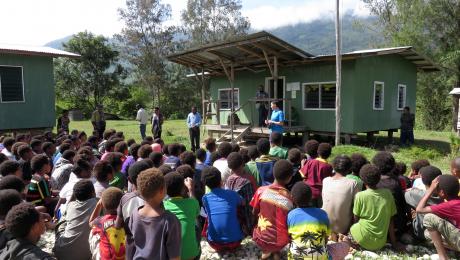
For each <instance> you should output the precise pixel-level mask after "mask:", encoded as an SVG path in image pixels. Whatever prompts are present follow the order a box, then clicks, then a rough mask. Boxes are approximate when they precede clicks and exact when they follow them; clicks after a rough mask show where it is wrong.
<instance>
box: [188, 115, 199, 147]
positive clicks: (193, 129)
mask: <svg viewBox="0 0 460 260" xmlns="http://www.w3.org/2000/svg"><path fill="white" fill-rule="evenodd" d="M200 125H201V115H200V113H198V112H197V111H196V107H192V112H190V114H188V116H187V126H188V131H189V134H190V142H191V144H192V151H193V152H195V151H196V150H197V149H199V148H200Z"/></svg>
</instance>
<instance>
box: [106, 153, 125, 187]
mask: <svg viewBox="0 0 460 260" xmlns="http://www.w3.org/2000/svg"><path fill="white" fill-rule="evenodd" d="M123 156H124V155H123V154H122V153H115V152H114V153H109V154H108V155H107V157H106V159H105V160H106V161H107V162H108V163H110V165H111V166H112V168H113V172H114V174H113V178H112V179H111V180H110V182H109V185H110V187H117V188H119V189H121V190H123V189H124V188H125V184H126V180H125V176H124V175H123V173H122V172H121V167H122V166H123V160H122V158H123Z"/></svg>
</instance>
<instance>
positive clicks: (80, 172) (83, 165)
mask: <svg viewBox="0 0 460 260" xmlns="http://www.w3.org/2000/svg"><path fill="white" fill-rule="evenodd" d="M72 172H73V173H74V174H75V175H76V176H77V177H78V178H83V179H87V178H89V177H91V165H90V164H89V162H88V161H87V160H84V159H78V160H77V161H76V162H75V163H74V165H73V169H72Z"/></svg>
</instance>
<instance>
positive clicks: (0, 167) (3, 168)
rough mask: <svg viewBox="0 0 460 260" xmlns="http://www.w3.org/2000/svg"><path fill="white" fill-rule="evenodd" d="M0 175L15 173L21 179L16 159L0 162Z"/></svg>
mask: <svg viewBox="0 0 460 260" xmlns="http://www.w3.org/2000/svg"><path fill="white" fill-rule="evenodd" d="M0 175H1V177H5V176H8V175H16V176H18V177H19V178H21V179H22V168H21V165H20V164H19V163H18V162H17V161H11V160H7V161H4V162H2V163H1V164H0ZM1 177H0V178H1Z"/></svg>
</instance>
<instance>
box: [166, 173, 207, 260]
mask: <svg viewBox="0 0 460 260" xmlns="http://www.w3.org/2000/svg"><path fill="white" fill-rule="evenodd" d="M165 183H166V192H167V194H168V197H169V198H168V199H167V200H165V201H164V202H163V203H164V207H165V209H166V210H169V211H170V212H171V213H173V214H174V215H176V217H177V218H178V219H179V221H180V224H181V230H182V232H181V237H182V241H184V243H182V248H181V259H183V260H188V259H194V258H195V257H197V256H198V255H199V253H200V246H199V244H198V241H197V237H196V229H195V223H196V220H197V217H198V215H199V214H200V206H199V204H198V201H197V200H196V199H195V198H193V197H190V198H185V197H183V196H182V194H183V193H184V191H185V193H186V191H187V190H188V191H189V192H192V191H193V189H192V187H191V186H192V185H193V182H192V181H191V179H190V178H187V179H185V180H184V178H183V177H182V175H180V174H179V173H177V172H172V173H170V174H167V175H166V176H165ZM186 186H189V187H186ZM192 195H193V193H192Z"/></svg>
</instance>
